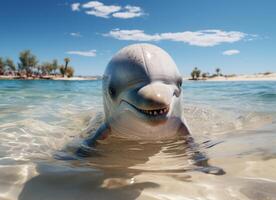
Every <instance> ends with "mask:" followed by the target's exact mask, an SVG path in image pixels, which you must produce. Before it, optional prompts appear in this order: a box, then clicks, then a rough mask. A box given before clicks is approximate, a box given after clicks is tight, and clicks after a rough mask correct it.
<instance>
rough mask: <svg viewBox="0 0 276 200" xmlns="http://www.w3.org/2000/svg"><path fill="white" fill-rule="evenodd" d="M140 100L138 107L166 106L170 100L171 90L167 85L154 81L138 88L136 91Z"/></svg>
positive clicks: (147, 108)
mask: <svg viewBox="0 0 276 200" xmlns="http://www.w3.org/2000/svg"><path fill="white" fill-rule="evenodd" d="M137 94H138V96H139V97H140V98H141V100H142V102H143V103H142V104H141V105H140V108H142V109H146V110H151V109H161V108H167V107H168V106H169V105H170V104H171V101H172V97H173V90H172V88H171V87H169V85H166V84H164V83H161V82H154V83H151V84H148V85H146V86H144V87H142V88H140V89H139V90H138V92H137Z"/></svg>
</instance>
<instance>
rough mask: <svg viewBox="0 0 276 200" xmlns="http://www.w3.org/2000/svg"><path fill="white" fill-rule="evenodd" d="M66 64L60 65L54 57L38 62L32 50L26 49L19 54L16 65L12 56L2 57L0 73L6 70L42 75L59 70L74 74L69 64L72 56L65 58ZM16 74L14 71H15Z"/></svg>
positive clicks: (22, 73)
mask: <svg viewBox="0 0 276 200" xmlns="http://www.w3.org/2000/svg"><path fill="white" fill-rule="evenodd" d="M64 62H65V65H61V66H60V65H59V64H58V60H57V59H54V60H52V61H51V62H44V63H42V64H38V60H37V58H36V56H35V55H34V54H32V53H31V51H30V50H24V51H22V52H20V54H19V62H18V65H17V67H16V65H15V64H14V62H13V60H12V59H10V58H7V59H3V58H2V57H0V75H4V74H5V73H6V72H9V74H11V73H10V72H17V73H18V74H19V75H20V76H23V75H24V76H25V75H27V76H28V77H29V76H33V77H34V78H35V77H41V78H43V76H45V75H55V76H56V75H57V73H58V72H57V71H58V70H59V71H60V74H61V75H62V76H63V77H64V76H68V77H72V76H73V75H74V68H73V67H71V66H69V62H70V58H64ZM13 74H14V73H13Z"/></svg>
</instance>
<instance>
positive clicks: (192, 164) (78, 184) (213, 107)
mask: <svg viewBox="0 0 276 200" xmlns="http://www.w3.org/2000/svg"><path fill="white" fill-rule="evenodd" d="M183 89H184V90H183V92H184V99H183V101H184V102H185V108H184V110H183V112H184V113H185V116H186V119H187V122H188V124H189V126H190V128H191V130H192V137H193V138H194V140H195V145H193V146H191V145H188V144H187V143H186V142H185V140H170V141H155V142H152V141H151V142H149V141H139V142H134V141H124V140H120V139H116V138H112V137H111V138H109V139H107V140H104V141H102V142H101V143H100V144H99V145H98V146H97V149H96V150H95V153H94V154H93V155H92V156H91V157H89V158H79V157H77V156H76V155H75V154H74V152H75V150H76V148H77V147H78V145H79V143H80V142H81V140H82V139H83V137H85V136H86V128H87V127H90V128H89V129H96V128H97V127H98V126H99V124H100V123H101V121H102V118H103V106H102V96H101V95H102V94H101V82H100V81H20V80H12V81H0V199H1V200H2V199H3V200H6V199H22V200H23V199H24V200H32V199H35V200H37V199H51V200H52V199H54V200H55V199H57V200H62V199H66V200H71V199H72V200H73V199H90V200H91V199H166V200H167V199H173V200H175V199H183V200H187V199H210V200H213V199H239V200H240V199H253V200H263V199H276V190H275V189H276V123H275V122H276V120H275V119H276V82H212V83H209V82H185V83H184V84H183ZM198 152H200V153H198ZM199 155H200V156H199ZM66 158H68V159H66ZM218 169H220V170H218ZM218 172H224V173H218Z"/></svg>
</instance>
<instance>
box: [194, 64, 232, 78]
mask: <svg viewBox="0 0 276 200" xmlns="http://www.w3.org/2000/svg"><path fill="white" fill-rule="evenodd" d="M217 76H225V77H226V76H227V75H223V74H222V73H221V69H220V68H216V69H215V73H214V74H210V73H209V72H203V73H202V72H201V70H200V69H199V68H197V67H195V68H194V69H193V71H192V72H191V80H205V79H207V78H213V77H217Z"/></svg>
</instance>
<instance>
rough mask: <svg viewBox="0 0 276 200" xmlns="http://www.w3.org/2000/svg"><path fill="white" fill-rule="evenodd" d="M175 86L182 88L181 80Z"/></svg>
mask: <svg viewBox="0 0 276 200" xmlns="http://www.w3.org/2000/svg"><path fill="white" fill-rule="evenodd" d="M177 86H178V87H179V88H181V86H182V78H181V79H178V80H177Z"/></svg>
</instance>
